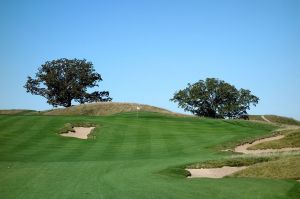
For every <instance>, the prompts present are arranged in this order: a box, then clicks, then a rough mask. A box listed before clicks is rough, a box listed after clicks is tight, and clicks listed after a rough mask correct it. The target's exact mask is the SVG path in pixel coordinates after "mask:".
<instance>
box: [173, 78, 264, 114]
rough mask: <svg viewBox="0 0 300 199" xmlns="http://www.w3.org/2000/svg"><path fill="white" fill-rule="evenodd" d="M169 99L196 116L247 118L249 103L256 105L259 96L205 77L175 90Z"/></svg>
mask: <svg viewBox="0 0 300 199" xmlns="http://www.w3.org/2000/svg"><path fill="white" fill-rule="evenodd" d="M171 101H174V102H177V103H178V106H179V107H181V108H183V109H184V110H185V111H188V112H191V113H193V114H195V115H197V116H205V117H212V118H247V115H248V113H247V110H250V106H251V105H254V106H256V105H257V103H258V101H259V98H258V97H256V96H255V95H253V94H251V91H250V90H246V89H243V88H241V89H240V90H238V89H236V88H235V87H234V86H233V85H231V84H229V83H226V82H225V81H223V80H219V79H216V78H207V79H206V80H205V81H204V80H200V81H198V82H196V83H194V84H188V86H187V87H186V88H185V89H183V90H179V91H178V92H175V94H174V96H173V98H172V99H171Z"/></svg>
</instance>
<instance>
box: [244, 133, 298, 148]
mask: <svg viewBox="0 0 300 199" xmlns="http://www.w3.org/2000/svg"><path fill="white" fill-rule="evenodd" d="M288 147H300V129H298V130H293V131H289V132H288V133H286V136H285V137H284V138H282V139H280V140H273V141H269V142H264V143H260V144H258V145H255V146H252V147H249V149H252V150H255V149H281V148H288Z"/></svg>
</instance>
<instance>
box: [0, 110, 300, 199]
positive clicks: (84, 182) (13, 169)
mask: <svg viewBox="0 0 300 199" xmlns="http://www.w3.org/2000/svg"><path fill="white" fill-rule="evenodd" d="M76 122H91V123H94V124H97V126H99V127H98V128H97V129H95V135H96V139H88V140H80V139H76V138H68V137H62V136H60V135H58V134H56V133H57V132H58V131H59V129H60V128H62V127H63V126H64V124H66V123H76ZM273 128H274V127H272V126H268V125H264V124H257V123H253V122H246V121H236V122H233V123H231V122H225V121H222V120H210V119H198V118H181V117H172V116H164V115H161V114H156V113H146V112H144V113H140V115H139V117H138V118H137V117H136V114H135V113H123V114H118V115H113V116H105V117H92V116H19V115H11V116H9V115H6V116H4V115H1V116H0V168H1V169H0V198H5V199H9V198H26V199H30V198H53V199H55V198H59V199H60V198H72V199H73V198H214V199H218V198H231V199H235V198H236V199H241V198H261V199H265V198H282V199H283V198H298V197H299V193H300V183H298V182H295V181H292V180H268V179H251V178H224V179H220V180H214V179H186V178H185V176H184V175H181V174H182V173H183V169H181V168H182V165H186V164H191V163H193V162H199V161H204V160H209V159H211V160H212V159H219V158H224V157H227V156H228V155H227V153H224V152H219V151H217V148H218V146H219V145H223V144H225V143H228V142H230V143H231V142H237V141H240V140H244V139H246V138H253V137H257V136H262V135H265V134H268V133H271V130H273Z"/></svg>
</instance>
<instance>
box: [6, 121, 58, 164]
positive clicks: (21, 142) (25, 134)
mask: <svg viewBox="0 0 300 199" xmlns="http://www.w3.org/2000/svg"><path fill="white" fill-rule="evenodd" d="M51 120H52V119H51V118H48V119H42V118H34V119H33V120H31V121H32V122H28V121H27V120H26V123H25V128H23V129H20V128H19V129H18V132H19V133H17V136H15V139H14V140H11V141H10V142H8V144H9V145H10V146H9V147H7V149H8V150H9V153H10V155H11V156H12V157H13V156H16V157H18V156H19V157H22V159H24V160H26V159H27V158H29V159H30V156H28V155H26V154H27V153H28V151H31V150H39V149H40V148H38V147H37V146H36V144H35V143H37V142H40V141H41V140H43V139H49V138H48V136H46V134H45V131H47V129H46V128H47V127H48V126H49V124H50V123H51ZM37 122H38V123H37ZM19 127H20V126H19ZM29 154H30V153H29Z"/></svg>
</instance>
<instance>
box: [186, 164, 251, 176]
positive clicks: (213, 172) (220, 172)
mask: <svg viewBox="0 0 300 199" xmlns="http://www.w3.org/2000/svg"><path fill="white" fill-rule="evenodd" d="M246 168H247V167H246V166H243V167H228V166H224V167H222V168H213V169H187V171H189V172H190V173H191V176H190V177H189V178H223V177H225V176H228V175H231V174H233V173H235V172H237V171H240V170H243V169H246Z"/></svg>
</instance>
